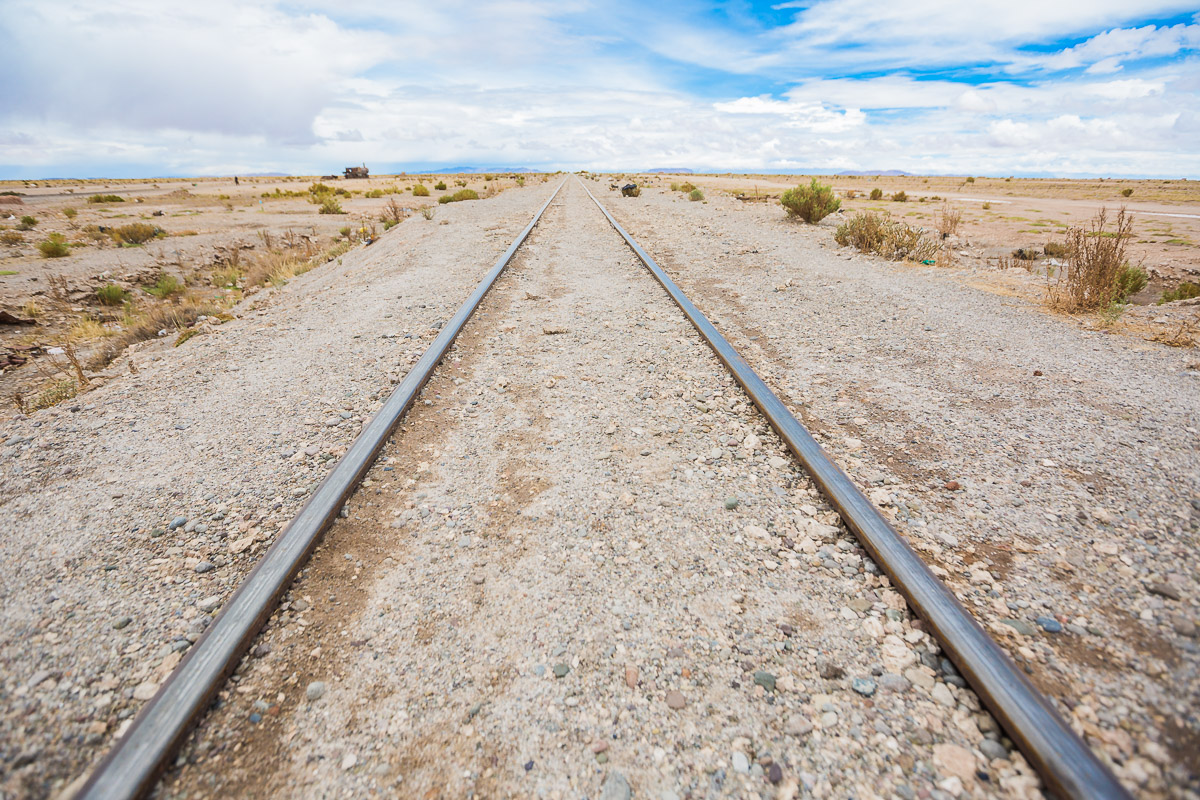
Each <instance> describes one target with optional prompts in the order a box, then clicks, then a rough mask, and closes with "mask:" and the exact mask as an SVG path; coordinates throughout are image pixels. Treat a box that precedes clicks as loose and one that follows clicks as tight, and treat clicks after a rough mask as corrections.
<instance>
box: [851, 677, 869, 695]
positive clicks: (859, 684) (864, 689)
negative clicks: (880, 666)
mask: <svg viewBox="0 0 1200 800" xmlns="http://www.w3.org/2000/svg"><path fill="white" fill-rule="evenodd" d="M850 688H852V689H854V691H856V692H858V693H859V694H861V695H862V696H863V697H870V696H871V695H873V694H875V681H873V680H871V679H870V678H855V679H854V680H853V681H852V682H851V684H850Z"/></svg>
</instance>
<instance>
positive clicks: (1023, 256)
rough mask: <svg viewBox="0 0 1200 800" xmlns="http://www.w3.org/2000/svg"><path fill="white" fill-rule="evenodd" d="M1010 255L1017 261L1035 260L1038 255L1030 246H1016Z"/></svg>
mask: <svg viewBox="0 0 1200 800" xmlns="http://www.w3.org/2000/svg"><path fill="white" fill-rule="evenodd" d="M1012 257H1013V258H1015V259H1016V260H1017V261H1035V260H1036V259H1037V257H1038V252H1037V250H1034V249H1033V248H1031V247H1018V248H1017V249H1016V250H1013V252H1012Z"/></svg>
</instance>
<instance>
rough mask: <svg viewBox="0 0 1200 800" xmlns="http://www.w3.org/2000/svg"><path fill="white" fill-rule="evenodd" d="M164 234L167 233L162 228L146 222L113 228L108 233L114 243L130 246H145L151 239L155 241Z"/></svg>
mask: <svg viewBox="0 0 1200 800" xmlns="http://www.w3.org/2000/svg"><path fill="white" fill-rule="evenodd" d="M166 234H167V232H166V231H164V230H163V229H162V228H160V227H158V226H157V225H150V224H149V223H146V222H131V223H129V224H128V225H122V226H120V227H118V228H113V229H112V231H111V232H110V235H111V236H112V238H113V241H114V242H116V243H117V244H123V245H131V246H132V245H139V244H145V243H146V242H148V241H150V240H151V239H157V238H159V237H161V236H166Z"/></svg>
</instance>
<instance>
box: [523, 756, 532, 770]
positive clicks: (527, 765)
mask: <svg viewBox="0 0 1200 800" xmlns="http://www.w3.org/2000/svg"><path fill="white" fill-rule="evenodd" d="M532 769H533V759H530V760H529V761H526V762H525V771H526V772H529V771H530V770H532Z"/></svg>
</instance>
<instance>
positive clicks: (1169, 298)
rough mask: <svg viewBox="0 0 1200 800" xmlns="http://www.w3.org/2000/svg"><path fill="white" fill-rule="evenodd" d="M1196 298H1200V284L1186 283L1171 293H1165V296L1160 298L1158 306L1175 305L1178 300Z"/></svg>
mask: <svg viewBox="0 0 1200 800" xmlns="http://www.w3.org/2000/svg"><path fill="white" fill-rule="evenodd" d="M1194 297H1200V283H1192V282H1191V281H1184V282H1183V283H1181V284H1179V285H1178V286H1176V287H1175V288H1174V289H1172V290H1171V291H1169V292H1163V296H1162V297H1161V298H1159V300H1158V304H1159V305H1160V306H1161V305H1162V304H1163V303H1173V302H1175V301H1176V300H1191V299H1192V298H1194Z"/></svg>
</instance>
